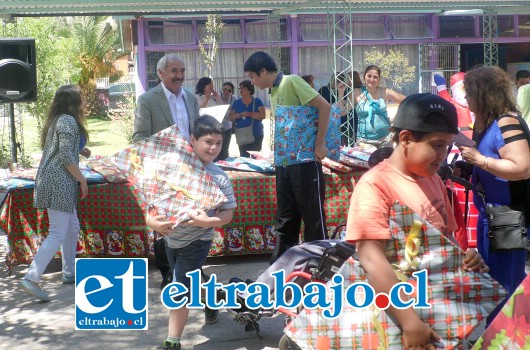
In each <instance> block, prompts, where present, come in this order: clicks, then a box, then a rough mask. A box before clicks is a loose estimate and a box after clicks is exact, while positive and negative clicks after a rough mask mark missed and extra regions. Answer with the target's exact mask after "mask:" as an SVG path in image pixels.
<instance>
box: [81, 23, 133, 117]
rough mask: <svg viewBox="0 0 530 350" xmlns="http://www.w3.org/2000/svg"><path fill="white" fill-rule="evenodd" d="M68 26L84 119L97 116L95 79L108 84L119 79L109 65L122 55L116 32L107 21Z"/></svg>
mask: <svg viewBox="0 0 530 350" xmlns="http://www.w3.org/2000/svg"><path fill="white" fill-rule="evenodd" d="M71 24H72V29H73V39H74V41H75V43H76V48H77V52H76V54H77V64H78V65H79V68H80V73H79V80H78V83H79V86H80V87H81V91H82V93H83V98H84V101H85V109H86V112H87V115H88V116H95V115H98V114H99V112H100V110H99V100H98V96H97V94H96V79H98V78H103V77H109V78H110V81H115V80H117V79H118V78H119V77H120V76H121V72H120V71H119V70H117V69H116V67H114V65H113V63H114V62H115V61H116V60H117V59H118V58H119V57H120V56H122V55H124V52H122V51H121V41H120V33H119V29H118V26H117V22H116V21H115V20H113V19H112V18H111V17H101V16H99V17H76V18H73V19H72V22H71Z"/></svg>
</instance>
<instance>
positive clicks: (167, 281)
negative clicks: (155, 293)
mask: <svg viewBox="0 0 530 350" xmlns="http://www.w3.org/2000/svg"><path fill="white" fill-rule="evenodd" d="M171 282H173V275H171V274H169V275H168V276H167V277H166V278H164V279H162V282H160V290H162V289H164V287H165V286H167V285H168V284H170V283H171Z"/></svg>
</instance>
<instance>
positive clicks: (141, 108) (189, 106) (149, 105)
mask: <svg viewBox="0 0 530 350" xmlns="http://www.w3.org/2000/svg"><path fill="white" fill-rule="evenodd" d="M183 89H184V88H183ZM184 104H185V105H186V110H187V111H188V117H189V122H190V134H191V130H192V129H193V124H194V123H195V119H196V118H198V117H199V104H198V103H197V98H196V97H195V94H194V93H192V92H190V91H188V90H186V89H184ZM173 124H174V122H173V117H172V116H171V110H170V109H169V103H168V101H167V98H166V95H165V94H164V88H163V87H162V83H160V84H158V85H157V86H156V87H154V88H152V89H151V90H149V91H147V92H146V93H144V94H142V95H141V96H140V97H139V98H138V102H137V104H136V111H135V112H134V133H133V142H137V141H140V140H142V139H144V138H146V137H149V136H151V135H153V134H155V133H157V132H159V131H160V130H164V129H165V128H169V127H170V126H171V125H173Z"/></svg>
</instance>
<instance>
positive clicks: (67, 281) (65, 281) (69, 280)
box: [63, 275, 75, 284]
mask: <svg viewBox="0 0 530 350" xmlns="http://www.w3.org/2000/svg"><path fill="white" fill-rule="evenodd" d="M72 283H75V276H65V275H63V284H72Z"/></svg>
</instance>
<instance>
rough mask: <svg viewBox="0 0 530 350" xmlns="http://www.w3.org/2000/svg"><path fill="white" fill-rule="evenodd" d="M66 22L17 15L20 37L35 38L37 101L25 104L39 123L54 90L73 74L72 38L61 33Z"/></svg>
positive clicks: (40, 123)
mask: <svg viewBox="0 0 530 350" xmlns="http://www.w3.org/2000/svg"><path fill="white" fill-rule="evenodd" d="M64 28H65V22H64V20H62V19H59V18H55V17H40V18H33V17H25V18H20V19H18V23H17V31H18V36H19V37H27V38H34V39H35V51H36V62H37V101H36V102H33V103H28V104H26V106H25V108H26V110H27V111H28V112H29V114H30V115H32V116H34V117H36V118H37V119H38V125H39V126H40V125H42V122H43V121H44V118H45V117H46V113H47V112H48V108H49V107H50V104H51V102H52V100H53V96H54V95H55V91H57V89H58V88H59V87H60V86H61V85H64V84H68V83H70V82H71V81H70V78H71V76H72V75H75V74H76V68H75V67H74V64H73V62H74V60H75V58H74V55H73V48H74V42H73V40H72V39H71V38H68V37H66V36H64V35H63V34H64Z"/></svg>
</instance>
